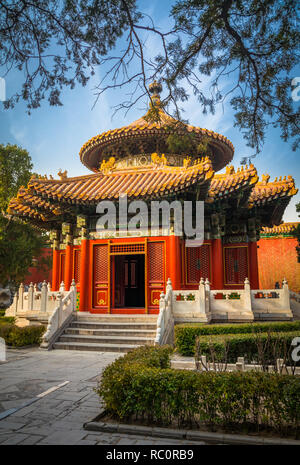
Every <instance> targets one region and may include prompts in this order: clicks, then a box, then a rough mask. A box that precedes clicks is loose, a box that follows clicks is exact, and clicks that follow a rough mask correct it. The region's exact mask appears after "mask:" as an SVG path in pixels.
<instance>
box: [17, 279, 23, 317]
mask: <svg viewBox="0 0 300 465" xmlns="http://www.w3.org/2000/svg"><path fill="white" fill-rule="evenodd" d="M17 310H18V311H21V312H22V311H23V310H24V284H23V283H21V284H20V287H19V301H18V309H17Z"/></svg>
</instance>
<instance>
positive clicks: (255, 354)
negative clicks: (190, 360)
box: [194, 331, 300, 365]
mask: <svg viewBox="0 0 300 465" xmlns="http://www.w3.org/2000/svg"><path fill="white" fill-rule="evenodd" d="M297 336H300V331H293V332H290V333H259V334H226V335H218V336H201V337H198V338H197V346H198V347H197V353H198V354H199V355H207V356H211V355H212V351H213V353H214V354H215V355H216V358H217V360H224V357H225V346H226V344H227V362H228V363H236V361H237V358H238V357H245V361H246V362H248V363H251V362H252V360H256V361H260V359H261V358H262V357H263V359H264V364H268V365H273V364H275V363H276V359H277V358H284V357H285V356H287V358H288V360H287V362H288V364H292V363H293V362H292V361H291V360H290V355H291V352H292V350H293V348H294V347H293V346H292V345H291V342H292V340H293V339H294V338H295V337H297ZM194 353H195V349H194Z"/></svg>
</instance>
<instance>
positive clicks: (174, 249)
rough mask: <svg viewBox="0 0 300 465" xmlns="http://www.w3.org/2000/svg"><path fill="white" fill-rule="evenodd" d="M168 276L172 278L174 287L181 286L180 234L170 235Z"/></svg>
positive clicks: (178, 287)
mask: <svg viewBox="0 0 300 465" xmlns="http://www.w3.org/2000/svg"><path fill="white" fill-rule="evenodd" d="M167 269H168V270H169V273H168V276H167V278H171V281H172V287H173V289H180V287H181V260H180V239H179V236H174V235H172V236H169V256H168V257H167Z"/></svg>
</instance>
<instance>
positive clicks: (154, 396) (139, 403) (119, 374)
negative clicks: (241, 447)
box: [97, 347, 300, 434]
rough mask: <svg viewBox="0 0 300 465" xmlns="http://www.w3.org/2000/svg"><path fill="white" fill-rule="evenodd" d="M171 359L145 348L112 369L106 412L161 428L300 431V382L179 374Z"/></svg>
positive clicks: (106, 383) (103, 386) (106, 376)
mask: <svg viewBox="0 0 300 465" xmlns="http://www.w3.org/2000/svg"><path fill="white" fill-rule="evenodd" d="M160 353H161V355H160ZM170 353H171V349H170V348H168V347H159V348H156V347H147V348H146V349H145V348H139V349H136V350H134V351H132V352H130V353H128V354H127V355H125V356H124V357H122V358H119V359H117V360H116V361H115V362H114V363H112V364H111V365H109V366H108V367H106V368H105V370H104V372H103V375H102V379H101V381H100V384H99V387H98V390H97V392H98V394H99V395H100V396H101V397H102V398H103V399H104V401H105V404H106V408H107V409H108V410H109V411H110V412H111V413H113V414H115V415H117V416H118V417H119V418H120V419H124V418H126V419H127V420H128V419H130V418H131V417H133V416H134V415H135V416H136V417H139V418H141V419H145V420H147V421H148V422H152V423H153V422H154V423H158V424H159V425H170V424H174V423H175V422H176V424H177V425H178V426H189V427H190V426H195V425H197V426H198V427H199V424H200V423H202V424H203V423H204V424H205V425H208V426H210V428H211V429H212V430H213V429H214V428H215V427H216V426H218V425H220V426H222V427H224V428H225V429H229V428H230V429H237V430H241V429H243V431H253V430H259V429H261V428H268V429H272V430H276V431H278V432H280V433H282V434H285V433H287V432H292V431H293V432H295V433H296V434H297V432H298V431H299V422H300V403H299V398H300V383H299V379H297V377H293V376H289V375H280V374H269V373H260V372H244V373H241V372H232V373H230V372H226V373H216V372H197V371H188V370H174V369H170V368H168V366H169V361H168V360H167V359H168V358H169V355H170Z"/></svg>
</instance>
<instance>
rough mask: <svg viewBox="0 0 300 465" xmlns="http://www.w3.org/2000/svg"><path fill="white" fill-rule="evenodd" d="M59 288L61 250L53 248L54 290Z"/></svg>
mask: <svg viewBox="0 0 300 465" xmlns="http://www.w3.org/2000/svg"><path fill="white" fill-rule="evenodd" d="M58 289H59V251H58V250H57V249H55V248H53V262H52V291H58Z"/></svg>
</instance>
